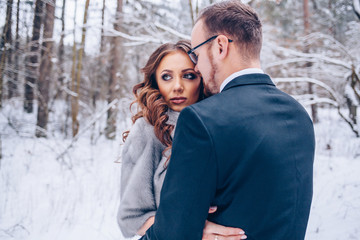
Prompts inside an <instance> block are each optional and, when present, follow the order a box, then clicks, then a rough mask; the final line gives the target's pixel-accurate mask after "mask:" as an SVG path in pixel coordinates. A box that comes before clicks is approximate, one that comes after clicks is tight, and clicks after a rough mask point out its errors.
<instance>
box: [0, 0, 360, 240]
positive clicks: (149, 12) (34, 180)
mask: <svg viewBox="0 0 360 240" xmlns="http://www.w3.org/2000/svg"><path fill="white" fill-rule="evenodd" d="M213 2H216V1H215V0H183V1H180V0H177V1H170V0H163V1H160V0H143V1H141V0H57V1H56V0H0V31H1V40H0V239H37V240H39V239H50V238H52V239H78V238H80V239H84V238H86V239H121V238H122V237H121V233H120V231H119V229H118V228H117V226H116V211H117V207H118V204H119V178H120V176H119V175H120V168H121V159H119V156H120V154H121V145H122V132H123V131H124V130H127V129H129V128H130V127H131V120H130V117H131V111H130V109H129V105H130V103H131V101H132V100H133V95H132V86H133V85H134V84H136V83H138V82H140V81H141V80H142V77H143V76H142V74H141V72H140V69H141V67H142V66H144V64H145V61H146V60H147V58H148V57H149V55H150V53H151V52H152V51H153V50H154V49H155V48H156V47H157V46H159V45H160V44H162V43H165V42H176V41H178V40H179V39H190V33H191V28H192V26H193V24H194V21H195V19H196V16H197V14H198V12H199V10H200V9H202V8H203V7H205V6H207V5H209V4H211V3H213ZM243 2H245V3H248V4H249V5H251V6H252V7H254V8H255V9H256V10H257V12H258V13H259V15H260V18H261V19H262V22H263V31H264V41H263V49H262V56H261V58H262V68H263V70H264V71H265V72H266V73H268V74H269V75H270V76H271V77H272V79H273V80H274V82H275V83H276V85H277V86H278V87H279V88H280V89H281V90H283V91H285V92H287V93H289V94H291V95H292V96H293V97H294V98H296V99H297V100H298V101H299V102H300V103H301V104H302V105H303V106H304V107H305V108H306V109H307V110H308V112H309V114H310V115H311V117H312V119H313V122H314V124H315V131H316V144H317V149H316V158H315V172H314V200H313V205H312V211H311V216H310V222H309V227H308V232H307V237H306V238H307V239H360V237H358V235H359V233H360V224H359V223H360V191H359V184H360V177H359V176H358V175H360V174H359V171H360V140H359V136H360V117H359V112H358V111H359V105H360V79H359V76H360V75H359V74H360V41H359V39H360V0H274V1H271V0H244V1H243ZM132 110H133V111H136V108H134V109H132Z"/></svg>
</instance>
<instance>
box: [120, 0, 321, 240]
mask: <svg viewBox="0 0 360 240" xmlns="http://www.w3.org/2000/svg"><path fill="white" fill-rule="evenodd" d="M261 43H262V31H261V23H260V20H259V19H258V16H257V14H256V13H255V12H254V10H253V9H251V8H250V7H249V6H247V5H245V4H242V3H240V1H235V0H229V1H222V2H219V3H215V4H213V5H211V6H209V7H207V8H205V9H204V10H203V11H202V12H201V14H200V16H199V18H198V20H197V22H196V24H195V26H194V28H193V31H192V35H191V46H192V47H193V48H192V49H190V46H189V44H188V43H187V42H185V41H180V42H178V43H177V44H165V45H163V46H161V47H159V48H158V49H157V50H156V51H155V52H154V53H153V54H152V55H151V56H150V59H149V60H148V62H147V64H146V66H145V67H144V69H143V72H144V73H145V78H144V81H143V82H142V83H140V84H138V85H136V86H135V87H134V94H135V96H136V101H135V102H136V103H137V104H138V106H139V108H140V111H139V112H138V113H137V114H136V115H135V116H134V117H133V122H134V125H133V127H132V129H131V131H130V132H127V133H126V134H125V138H126V141H125V145H124V148H123V154H122V164H123V166H122V175H121V200H120V201H121V203H120V208H119V214H118V222H119V226H120V228H121V230H122V232H123V234H124V236H126V237H130V236H133V235H135V234H138V235H142V238H141V239H156V240H176V239H179V240H191V239H194V240H195V239H209V240H213V239H217V240H223V239H245V238H247V239H251V240H253V239H256V240H271V239H274V240H275V239H276V240H300V239H304V236H305V232H306V226H307V221H308V217H309V211H310V205H311V199H312V176H313V158H314V147H315V146H314V145H315V143H314V131H313V125H312V122H311V119H310V118H309V116H308V114H307V113H306V111H305V110H304V108H303V107H302V106H301V105H300V104H299V103H298V102H296V101H295V100H294V99H293V98H291V97H290V96H288V95H287V94H285V93H283V92H281V91H280V90H278V89H277V88H276V87H275V85H274V84H273V82H272V81H271V79H270V77H269V76H268V75H266V74H264V73H263V72H262V70H261V69H260V50H261ZM199 73H200V74H201V76H200V75H199ZM202 81H203V82H202ZM210 94H212V95H213V96H210V97H209V95H210ZM180 111H181V113H180V114H179V112H180ZM175 126H176V130H175ZM165 173H166V177H165ZM164 178H165V179H164ZM160 191H161V194H160Z"/></svg>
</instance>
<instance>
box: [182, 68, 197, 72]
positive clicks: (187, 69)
mask: <svg viewBox="0 0 360 240" xmlns="http://www.w3.org/2000/svg"><path fill="white" fill-rule="evenodd" d="M189 70H191V71H195V70H194V69H193V68H186V69H183V70H181V72H187V71H189Z"/></svg>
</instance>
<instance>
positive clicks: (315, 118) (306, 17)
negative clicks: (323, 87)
mask: <svg viewBox="0 0 360 240" xmlns="http://www.w3.org/2000/svg"><path fill="white" fill-rule="evenodd" d="M303 8H304V34H305V35H308V34H309V33H310V24H309V0H303ZM304 52H305V53H308V52H309V47H308V46H307V45H306V46H305V49H304ZM311 66H312V64H311V63H310V62H307V63H306V69H309V68H310V67H311ZM313 88H314V86H313V83H308V92H309V94H310V95H312V94H314V89H313ZM311 116H312V120H313V122H314V123H317V122H319V119H318V114H317V106H316V104H311Z"/></svg>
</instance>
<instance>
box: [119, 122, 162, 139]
mask: <svg viewBox="0 0 360 240" xmlns="http://www.w3.org/2000/svg"><path fill="white" fill-rule="evenodd" d="M154 139H157V138H156V136H155V132H154V126H153V125H151V124H150V123H149V122H148V121H147V120H146V119H145V118H144V117H141V118H138V119H137V120H136V121H135V123H134V124H133V125H132V127H131V129H130V132H129V136H128V139H126V141H130V142H132V141H136V142H149V141H150V140H154Z"/></svg>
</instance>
